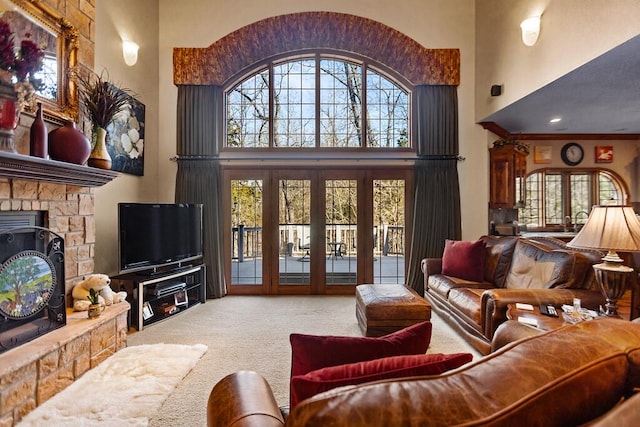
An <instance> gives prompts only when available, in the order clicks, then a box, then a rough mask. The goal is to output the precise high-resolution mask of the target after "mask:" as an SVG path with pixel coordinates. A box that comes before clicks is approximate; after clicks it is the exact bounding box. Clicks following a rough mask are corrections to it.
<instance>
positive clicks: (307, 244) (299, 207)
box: [278, 179, 311, 285]
mask: <svg viewBox="0 0 640 427" xmlns="http://www.w3.org/2000/svg"><path fill="white" fill-rule="evenodd" d="M278 236H279V248H280V249H279V256H278V258H279V259H278V271H279V274H278V281H279V285H309V284H310V281H311V272H310V266H311V181H309V180H304V179H281V180H279V182H278Z"/></svg>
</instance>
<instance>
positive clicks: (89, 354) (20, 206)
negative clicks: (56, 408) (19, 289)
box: [0, 152, 130, 426]
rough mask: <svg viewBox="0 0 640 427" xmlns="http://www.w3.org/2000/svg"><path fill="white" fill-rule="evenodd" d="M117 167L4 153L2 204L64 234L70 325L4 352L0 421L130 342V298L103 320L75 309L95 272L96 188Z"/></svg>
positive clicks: (9, 420)
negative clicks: (84, 282)
mask: <svg viewBox="0 0 640 427" xmlns="http://www.w3.org/2000/svg"><path fill="white" fill-rule="evenodd" d="M117 176H118V173H117V172H113V171H109V170H101V169H94V168H90V167H86V166H78V165H73V164H68V163H63V162H56V161H51V160H44V159H40V158H35V157H30V156H25V155H20V154H12V153H2V152H0V211H1V212H4V213H6V212H13V213H32V214H35V215H36V216H41V217H42V222H43V224H42V226H43V227H44V228H47V229H50V230H51V231H52V232H53V233H55V235H59V236H61V237H62V238H63V239H64V269H63V270H64V271H60V272H59V273H61V274H60V276H62V277H63V283H61V284H60V287H61V288H62V289H63V295H64V297H66V298H64V299H65V301H64V304H63V306H64V307H66V309H65V310H64V312H65V313H66V325H65V326H62V327H60V328H57V329H55V330H53V331H51V332H48V333H47V334H46V335H43V336H40V337H38V338H37V339H34V340H32V341H29V342H27V343H25V344H22V345H20V346H18V347H16V348H13V349H10V350H7V351H5V352H4V353H1V354H0V426H11V425H15V424H16V423H17V422H18V421H19V420H20V419H21V418H22V417H23V416H24V415H25V414H27V413H28V412H29V411H31V410H32V409H34V408H35V407H37V406H39V405H40V404H42V403H44V402H45V401H46V400H48V399H49V398H50V397H52V396H53V395H55V394H56V393H57V392H59V391H61V390H62V389H64V388H65V387H67V386H68V385H69V384H71V383H72V382H73V381H74V380H75V379H76V378H78V377H79V376H81V375H82V374H83V373H84V372H86V371H87V370H88V369H90V368H92V367H94V366H96V365H97V364H99V363H100V362H101V361H103V360H104V359H106V358H107V357H109V356H110V355H112V354H113V353H115V352H116V351H118V350H119V349H121V348H123V347H125V346H126V342H127V330H128V326H127V314H128V310H129V308H130V307H129V304H128V303H126V302H123V303H120V304H116V305H113V306H110V307H108V308H107V309H106V310H105V311H104V313H103V315H102V316H101V317H100V318H98V319H95V320H94V319H88V317H87V313H86V312H77V313H74V312H73V311H72V310H71V309H70V308H68V307H70V306H71V297H70V294H71V289H73V286H74V285H75V284H76V283H77V282H78V281H79V280H81V278H82V276H83V275H86V274H90V273H93V268H94V265H93V258H94V243H95V222H94V192H93V188H94V187H98V186H101V185H104V184H106V183H108V182H109V181H111V180H112V179H114V178H115V177H117Z"/></svg>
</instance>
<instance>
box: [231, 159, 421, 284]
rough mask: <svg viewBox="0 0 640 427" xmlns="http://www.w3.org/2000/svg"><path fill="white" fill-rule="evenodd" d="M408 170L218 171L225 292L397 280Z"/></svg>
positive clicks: (406, 218) (404, 243)
mask: <svg viewBox="0 0 640 427" xmlns="http://www.w3.org/2000/svg"><path fill="white" fill-rule="evenodd" d="M410 176H411V174H410V171H409V170H407V169H400V170H382V169H380V170H377V169H373V170H372V169H357V168H355V169H348V170H344V169H326V168H325V169H300V168H297V169H296V168H294V169H290V170H287V169H278V170H276V169H271V170H247V169H230V170H226V171H225V190H226V191H225V193H226V194H225V199H226V203H225V215H224V217H225V229H226V230H229V232H228V233H227V234H226V240H225V246H226V252H225V254H226V261H225V265H226V268H225V274H226V278H227V283H228V284H229V287H228V290H229V293H230V294H332V293H333V294H352V293H353V290H354V288H355V286H356V285H358V284H361V283H404V277H405V274H406V266H405V259H408V258H407V255H408V254H407V253H406V251H407V249H408V248H409V247H410V242H409V236H410V232H409V227H408V226H409V224H411V219H410V212H409V211H410V209H406V206H412V200H411V199H412V194H411V191H410V190H411V188H410V187H411V180H410Z"/></svg>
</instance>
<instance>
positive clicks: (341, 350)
mask: <svg viewBox="0 0 640 427" xmlns="http://www.w3.org/2000/svg"><path fill="white" fill-rule="evenodd" d="M289 340H290V341H291V378H293V377H295V376H298V375H305V374H307V373H309V372H311V371H315V370H316V369H321V368H326V367H329V366H336V365H344V364H347V363H356V362H363V361H366V360H373V359H379V358H381V357H389V356H403V355H408V354H424V353H426V352H427V348H428V347H429V343H430V342H431V322H429V321H426V322H420V323H416V324H415V325H411V326H408V327H406V328H404V329H401V330H399V331H397V332H394V333H392V334H388V335H385V336H382V337H343V336H331V335H325V336H322V335H305V334H291V336H290V337H289Z"/></svg>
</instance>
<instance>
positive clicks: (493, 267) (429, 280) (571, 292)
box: [422, 236, 604, 354]
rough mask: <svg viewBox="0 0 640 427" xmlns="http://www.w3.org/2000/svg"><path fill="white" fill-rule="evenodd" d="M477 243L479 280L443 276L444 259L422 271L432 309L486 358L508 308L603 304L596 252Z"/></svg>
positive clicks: (504, 241) (542, 242) (509, 241)
mask: <svg viewBox="0 0 640 427" xmlns="http://www.w3.org/2000/svg"><path fill="white" fill-rule="evenodd" d="M449 243H453V242H448V244H449ZM474 243H483V246H484V258H483V262H482V264H479V267H481V268H482V269H483V270H484V271H483V274H481V275H480V276H481V277H478V278H477V279H476V280H469V279H468V278H460V277H455V276H453V275H452V274H451V273H450V274H449V275H447V274H443V258H426V259H423V260H422V271H423V273H424V287H425V297H426V298H427V299H428V300H429V302H430V303H431V309H432V310H433V311H435V312H436V313H437V314H438V315H440V317H442V318H443V319H444V320H445V321H446V322H447V323H449V324H450V325H451V326H452V327H453V328H454V329H455V330H456V331H457V332H458V333H459V334H460V335H461V336H462V337H464V338H465V339H466V340H467V341H468V342H469V343H470V344H471V345H472V346H473V347H475V348H476V349H477V350H478V351H479V352H480V353H482V354H487V353H489V352H490V351H491V340H492V338H493V335H494V333H495V331H496V329H497V328H498V326H500V324H502V323H503V322H505V321H506V320H507V309H508V306H509V304H515V303H528V304H532V305H534V306H538V305H540V304H552V305H554V306H556V307H559V306H561V305H562V304H569V305H571V304H572V303H573V299H574V298H580V300H581V302H582V306H583V307H587V308H590V309H594V310H598V309H599V306H600V305H603V304H604V299H603V297H602V294H601V292H600V291H599V290H598V289H597V284H596V283H595V280H594V274H593V268H592V265H593V264H596V263H598V262H600V259H601V256H602V254H601V253H600V252H598V251H592V250H577V249H570V248H568V247H567V246H566V245H565V243H564V242H562V241H561V240H558V239H553V238H540V239H527V238H524V237H517V236H505V237H496V236H482V237H481V238H480V239H479V241H478V242H474ZM447 250H448V249H447V247H445V253H444V254H443V257H444V256H445V255H447ZM449 253H450V254H451V252H449ZM450 256H453V255H450ZM459 258H460V256H459ZM455 261H457V262H460V260H455ZM462 262H469V263H471V262H472V261H471V260H470V259H469V260H468V261H467V260H466V258H465V259H464V260H463V261H462ZM447 272H448V271H444V273H447Z"/></svg>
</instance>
